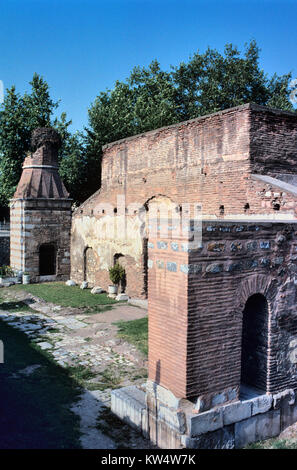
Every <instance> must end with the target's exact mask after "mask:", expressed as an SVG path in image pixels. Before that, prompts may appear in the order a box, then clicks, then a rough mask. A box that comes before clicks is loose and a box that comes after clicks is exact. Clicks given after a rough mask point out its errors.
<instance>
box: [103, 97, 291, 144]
mask: <svg viewBox="0 0 297 470" xmlns="http://www.w3.org/2000/svg"><path fill="white" fill-rule="evenodd" d="M246 109H251V110H253V111H265V112H267V113H272V114H276V115H284V116H291V117H296V120H297V113H295V112H294V111H284V110H282V109H276V108H269V107H268V106H263V105H259V104H256V103H246V104H241V105H239V106H234V107H233V108H228V109H223V110H222V111H217V112H215V113H211V114H205V115H203V116H199V117H197V118H194V119H189V120H188V121H181V122H177V123H175V124H171V125H169V126H164V127H159V128H157V129H152V130H151V131H146V132H141V133H140V134H135V135H133V136H130V137H124V138H123V139H119V140H115V141H113V142H110V143H108V144H105V145H103V146H102V149H103V150H106V149H108V148H111V147H113V146H114V145H118V144H121V143H124V142H129V141H131V140H134V139H138V138H139V137H145V136H148V135H152V134H154V133H158V132H161V131H164V130H166V129H172V128H176V127H179V126H184V125H188V124H191V123H194V122H199V121H203V120H205V119H209V118H212V117H214V116H221V115H223V114H228V113H231V112H236V111H238V112H240V111H244V110H246Z"/></svg>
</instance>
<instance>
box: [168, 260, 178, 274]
mask: <svg viewBox="0 0 297 470" xmlns="http://www.w3.org/2000/svg"><path fill="white" fill-rule="evenodd" d="M166 267H167V271H171V272H173V273H176V271H177V264H176V263H173V262H171V261H168V262H167V265H166Z"/></svg>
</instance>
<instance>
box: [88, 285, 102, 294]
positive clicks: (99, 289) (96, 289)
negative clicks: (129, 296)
mask: <svg viewBox="0 0 297 470" xmlns="http://www.w3.org/2000/svg"><path fill="white" fill-rule="evenodd" d="M102 292H104V289H102V287H99V286H95V287H93V289H92V290H91V294H102Z"/></svg>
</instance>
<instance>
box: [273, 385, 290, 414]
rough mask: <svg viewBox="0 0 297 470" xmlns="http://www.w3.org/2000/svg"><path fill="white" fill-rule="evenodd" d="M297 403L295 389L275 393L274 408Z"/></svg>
mask: <svg viewBox="0 0 297 470" xmlns="http://www.w3.org/2000/svg"><path fill="white" fill-rule="evenodd" d="M294 403H295V392H294V390H291V389H287V390H284V391H283V392H280V393H276V394H275V395H273V408H274V409H275V410H277V409H279V408H281V407H282V406H284V405H294Z"/></svg>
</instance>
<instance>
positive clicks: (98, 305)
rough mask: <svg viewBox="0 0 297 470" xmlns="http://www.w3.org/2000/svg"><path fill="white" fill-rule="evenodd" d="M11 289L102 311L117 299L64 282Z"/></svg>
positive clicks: (60, 302)
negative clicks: (67, 284)
mask: <svg viewBox="0 0 297 470" xmlns="http://www.w3.org/2000/svg"><path fill="white" fill-rule="evenodd" d="M10 289H16V290H19V289H20V290H25V291H26V292H30V294H32V295H34V296H36V297H39V298H41V299H43V300H45V301H46V302H50V303H53V304H57V305H61V306H63V307H73V308H84V309H92V310H93V311H95V310H96V311H97V312H101V311H104V310H105V309H107V307H108V306H109V305H111V304H114V303H115V302H116V301H114V300H112V299H110V298H109V297H108V296H107V295H106V294H96V295H94V294H91V292H90V290H89V289H80V288H79V286H66V285H65V284H64V283H63V282H48V283H47V282H44V283H42V284H26V285H25V284H23V285H20V286H13V287H10Z"/></svg>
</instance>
